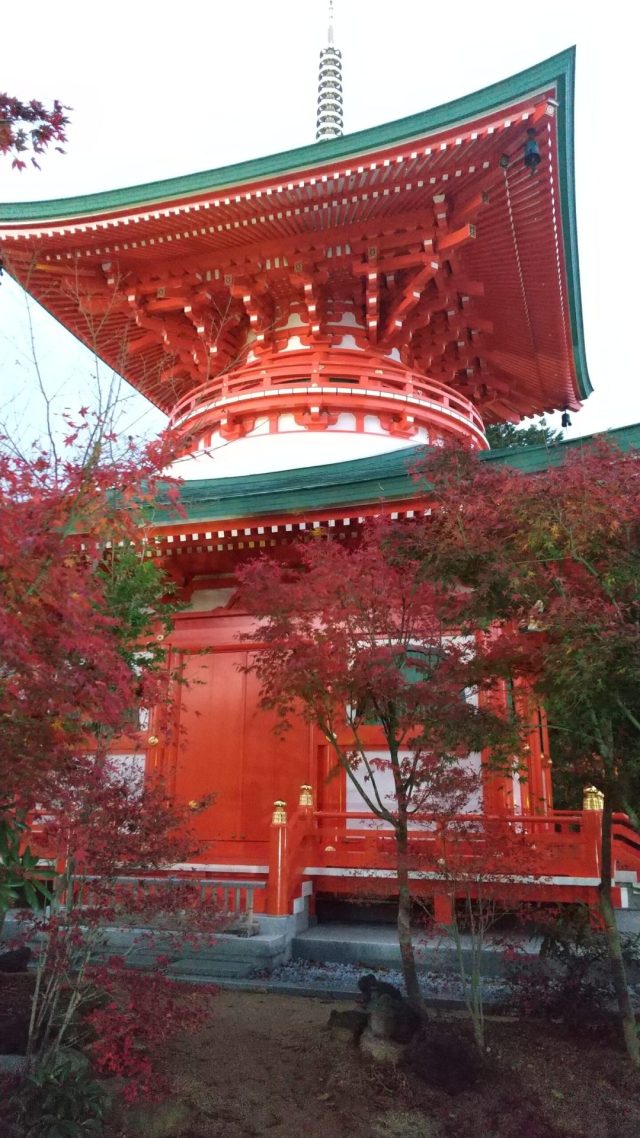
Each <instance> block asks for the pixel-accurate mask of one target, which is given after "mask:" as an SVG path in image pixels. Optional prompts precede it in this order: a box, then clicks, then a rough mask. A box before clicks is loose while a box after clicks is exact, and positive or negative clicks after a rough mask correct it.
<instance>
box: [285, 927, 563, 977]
mask: <svg viewBox="0 0 640 1138" xmlns="http://www.w3.org/2000/svg"><path fill="white" fill-rule="evenodd" d="M518 941H519V946H520V948H521V950H522V952H523V953H525V954H526V955H531V956H537V955H538V953H539V951H540V944H541V941H540V939H539V938H527V937H519V938H518ZM504 947H505V945H504V941H503V940H502V939H500V938H497V939H496V940H495V941H492V940H491V939H490V938H489V939H488V941H487V945H486V950H485V952H484V954H483V966H482V972H483V975H485V976H499V975H501V973H502V971H503V954H504ZM414 951H415V954H416V961H417V964H418V968H419V969H420V970H422V971H433V972H437V971H443V972H445V971H446V972H449V971H451V970H455V969H457V967H458V962H457V955H456V949H455V946H454V944H453V941H452V940H451V938H450V937H448V936H447V935H446V934H438V935H436V936H429V937H427V936H425V935H424V933H422V932H421V931H420V930H416V933H415V937H414ZM462 952H463V958H464V961H465V966H466V967H469V965H470V964H471V946H470V943H469V938H468V937H464V936H463V937H462ZM291 957H292V959H293V960H308V961H311V962H314V963H317V964H323V963H327V964H353V965H356V967H362V968H393V969H399V968H400V967H401V957H400V945H399V943H398V934H397V931H396V929H395V928H394V927H393V926H390V925H388V924H381V925H374V924H370V925H365V924H340V923H335V924H321V925H316V926H315V927H314V928H310V929H307V931H306V932H302V933H298V934H297V936H295V937H294V938H293V940H292V942H291Z"/></svg>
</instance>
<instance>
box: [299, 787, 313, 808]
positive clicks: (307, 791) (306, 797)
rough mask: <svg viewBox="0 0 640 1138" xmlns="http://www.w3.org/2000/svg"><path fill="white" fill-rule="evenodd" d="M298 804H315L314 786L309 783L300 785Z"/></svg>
mask: <svg viewBox="0 0 640 1138" xmlns="http://www.w3.org/2000/svg"><path fill="white" fill-rule="evenodd" d="M298 806H313V787H312V786H310V785H309V783H303V785H302V786H301V787H300V797H299V799H298Z"/></svg>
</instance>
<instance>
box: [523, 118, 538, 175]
mask: <svg viewBox="0 0 640 1138" xmlns="http://www.w3.org/2000/svg"><path fill="white" fill-rule="evenodd" d="M541 161H542V159H541V157H540V147H539V146H538V143H537V142H536V132H535V130H534V128H533V127H529V130H528V131H527V140H526V142H525V144H524V164H525V166H526V167H527V169H528V170H530V171H531V173H532V174H534V173H535V171H536V167H537V166H539V165H540V162H541Z"/></svg>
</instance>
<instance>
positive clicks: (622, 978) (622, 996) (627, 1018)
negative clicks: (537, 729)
mask: <svg viewBox="0 0 640 1138" xmlns="http://www.w3.org/2000/svg"><path fill="white" fill-rule="evenodd" d="M603 805H604V809H603V811H602V849H601V856H602V862H601V864H602V875H601V881H600V885H599V888H598V896H599V901H600V915H601V917H602V920H603V922H604V930H605V935H606V938H607V945H608V948H609V964H610V967H611V982H612V984H613V990H614V992H615V997H616V1001H617V1004H618V1013H619V1015H620V1022H621V1024H622V1032H623V1035H624V1041H625V1045H626V1048H627V1054H628V1056H629V1058H630V1060H631V1062H632V1063H633V1064H634V1066H636V1067H640V1046H639V1045H638V1029H637V1027H636V1017H635V1014H634V1011H633V1008H632V1006H631V999H630V997H629V988H628V985H627V975H626V969H625V966H624V958H623V955H622V942H621V940H620V932H619V929H618V926H617V924H616V917H615V913H614V910H613V902H612V900H611V873H612V864H611V798H610V795H609V794H608V793H607V792H606V790H605V799H604V804H603Z"/></svg>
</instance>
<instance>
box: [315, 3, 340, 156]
mask: <svg viewBox="0 0 640 1138" xmlns="http://www.w3.org/2000/svg"><path fill="white" fill-rule="evenodd" d="M342 128H343V120H342V52H340V51H339V50H338V48H337V47H335V46H334V42H333V0H329V32H328V36H327V47H325V48H323V49H322V51H321V52H320V72H319V75H318V118H317V120H316V141H320V140H321V139H324V138H339V137H340V135H341V134H342Z"/></svg>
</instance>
